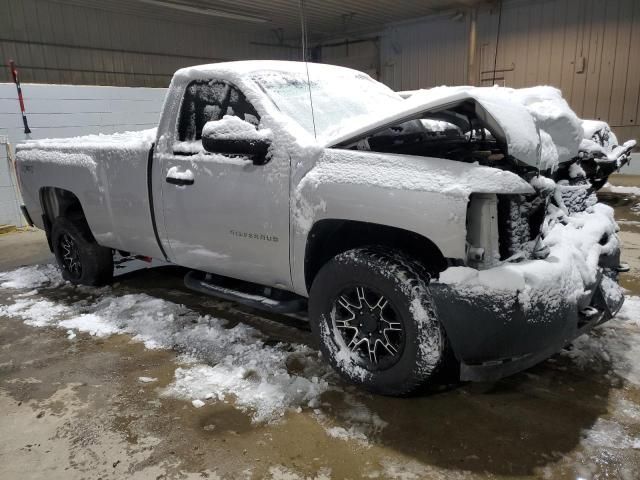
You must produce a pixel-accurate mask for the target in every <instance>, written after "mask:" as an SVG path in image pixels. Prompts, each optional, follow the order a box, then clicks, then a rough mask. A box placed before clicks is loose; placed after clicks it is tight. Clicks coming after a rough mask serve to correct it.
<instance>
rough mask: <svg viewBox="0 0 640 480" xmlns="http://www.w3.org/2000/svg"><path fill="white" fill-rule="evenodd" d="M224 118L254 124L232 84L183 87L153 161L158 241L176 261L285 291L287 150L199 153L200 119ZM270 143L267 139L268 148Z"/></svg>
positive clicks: (248, 107)
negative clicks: (157, 179) (168, 139)
mask: <svg viewBox="0 0 640 480" xmlns="http://www.w3.org/2000/svg"><path fill="white" fill-rule="evenodd" d="M224 115H234V116H237V117H239V118H241V119H242V120H245V121H248V122H250V123H252V124H254V125H256V126H258V125H259V123H260V116H259V115H258V113H257V112H256V110H255V109H254V107H253V106H252V105H251V104H250V103H249V102H248V101H247V99H246V97H245V96H244V94H243V93H242V92H241V91H240V90H239V89H238V88H236V87H235V86H234V85H231V84H229V83H227V82H222V81H215V80H214V81H200V80H198V81H194V82H191V83H190V84H189V85H188V86H187V88H186V90H185V95H184V98H183V101H182V105H181V107H180V110H179V115H178V119H177V132H176V136H175V139H174V140H173V145H172V146H165V150H164V151H162V150H160V151H159V152H158V154H157V158H156V159H154V161H155V162H158V163H159V164H160V166H161V169H162V172H161V175H162V177H161V184H162V187H161V188H162V207H163V213H164V219H163V220H164V227H165V228H164V229H165V231H166V233H165V234H166V238H165V242H163V243H165V245H166V244H168V247H169V248H168V250H169V251H168V252H167V254H168V256H169V257H170V259H171V260H172V261H173V262H174V263H177V264H179V265H182V266H186V267H190V268H194V269H197V270H203V271H206V272H211V273H216V274H220V275H225V276H229V277H234V278H239V279H241V280H247V281H252V282H255V283H261V284H264V285H271V286H276V287H281V288H286V287H288V286H290V285H291V274H290V270H289V174H290V164H289V155H288V154H287V155H274V156H273V158H272V159H271V160H270V161H269V162H267V163H266V164H264V165H254V164H253V163H252V162H251V160H250V159H248V158H245V157H238V156H233V155H223V154H217V153H209V152H205V151H204V150H203V149H202V141H201V137H202V128H203V126H204V124H205V123H206V122H208V121H213V120H220V119H222V117H223V116H224ZM277 147H278V145H277V139H274V140H273V143H272V149H273V148H277ZM158 163H156V165H157V164H158ZM161 234H162V232H161Z"/></svg>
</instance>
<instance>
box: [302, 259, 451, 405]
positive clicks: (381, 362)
mask: <svg viewBox="0 0 640 480" xmlns="http://www.w3.org/2000/svg"><path fill="white" fill-rule="evenodd" d="M427 284H428V275H427V274H426V273H425V272H423V271H422V268H421V267H419V266H418V265H417V264H416V263H414V262H412V261H411V260H409V259H408V258H406V257H405V256H403V255H400V254H397V253H393V252H389V251H386V250H382V249H377V248H375V247H366V248H357V249H354V250H349V251H347V252H344V253H341V254H339V255H337V256H336V257H334V258H333V259H331V260H330V261H329V262H327V263H326V264H325V265H324V266H323V267H322V268H321V269H320V271H319V272H318V274H317V276H316V278H315V279H314V282H313V285H312V287H311V292H310V296H309V316H310V322H311V329H312V331H313V334H314V336H315V338H316V339H317V340H318V342H319V344H320V350H321V351H322V353H323V355H324V356H325V357H326V358H327V359H328V360H329V362H330V363H331V365H332V366H333V368H334V369H335V370H337V371H338V373H340V375H341V376H342V377H343V378H345V379H346V380H347V381H349V382H352V383H355V384H358V385H360V386H362V387H364V388H365V389H367V390H369V391H371V392H374V393H378V394H382V395H393V396H402V395H408V394H410V393H412V392H414V391H416V390H417V389H419V388H420V387H421V386H423V385H424V384H425V383H427V381H428V380H429V379H431V378H433V377H434V375H435V374H436V372H437V371H438V370H439V367H440V366H441V364H442V363H443V362H444V359H445V351H446V343H447V342H446V338H445V334H444V330H443V328H442V326H441V324H440V322H439V321H438V319H437V317H436V313H435V309H434V308H433V304H432V300H431V295H430V293H429V288H428V285H427ZM359 289H360V290H359ZM363 300H364V301H363ZM385 301H386V302H385ZM371 305H373V307H371ZM380 306H382V308H380ZM345 319H348V320H345ZM399 329H400V330H399ZM372 343H373V345H374V348H373V354H372V352H371V350H372V348H371V344H372ZM394 350H395V353H394Z"/></svg>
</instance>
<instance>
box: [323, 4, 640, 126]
mask: <svg viewBox="0 0 640 480" xmlns="http://www.w3.org/2000/svg"><path fill="white" fill-rule="evenodd" d="M469 26H470V16H469V15H468V14H467V15H465V16H464V17H463V18H460V16H459V15H458V16H457V17H456V16H455V15H454V14H450V15H442V16H439V17H433V18H431V19H427V20H423V21H420V22H417V23H409V24H401V25H396V26H392V27H389V28H387V29H385V30H384V31H383V32H382V33H381V50H380V51H381V75H380V78H381V79H382V81H383V82H385V83H386V84H387V85H389V86H390V87H392V88H393V89H395V90H413V89H417V88H429V87H434V86H437V85H462V84H468V83H469V73H471V76H472V78H475V83H476V84H481V85H489V84H491V83H492V79H493V73H492V71H493V66H494V54H495V45H496V34H497V26H498V9H497V7H494V8H493V9H489V8H484V9H480V10H479V12H478V22H477V32H478V34H477V35H478V37H477V38H478V40H477V45H476V62H475V64H476V66H477V69H476V71H473V72H468V64H469ZM639 49H640V0H607V1H604V0H539V1H532V0H513V1H505V2H504V5H503V11H502V19H501V28H500V41H499V48H498V54H497V61H496V69H497V72H496V75H495V83H498V84H502V85H506V86H511V87H526V86H533V85H540V84H547V85H553V86H556V87H558V88H560V89H561V90H562V91H563V94H564V96H565V98H566V99H567V100H568V102H569V103H570V105H571V107H572V108H573V109H574V110H575V111H576V112H577V114H578V115H580V116H581V117H584V118H597V119H602V120H605V121H607V122H609V123H610V124H611V125H612V126H613V127H614V129H615V131H616V133H617V134H618V136H619V137H620V139H628V138H640V101H639V98H640V50H639ZM324 58H325V57H324V56H323V59H324ZM341 60H342V63H341V64H343V65H347V66H349V65H353V66H355V67H356V68H358V62H354V63H352V64H349V62H348V59H345V58H342V59H341Z"/></svg>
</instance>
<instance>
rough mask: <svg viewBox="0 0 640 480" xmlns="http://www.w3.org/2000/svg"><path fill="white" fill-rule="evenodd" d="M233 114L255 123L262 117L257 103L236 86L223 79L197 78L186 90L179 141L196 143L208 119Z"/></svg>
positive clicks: (179, 125) (181, 109)
mask: <svg viewBox="0 0 640 480" xmlns="http://www.w3.org/2000/svg"><path fill="white" fill-rule="evenodd" d="M225 115H233V116H236V117H239V118H240V119H241V120H244V121H246V122H249V123H251V124H253V125H254V126H255V127H257V126H258V124H259V123H260V117H259V116H258V113H257V112H256V110H255V108H253V105H251V104H250V103H249V102H248V101H247V98H246V97H245V96H244V94H243V93H242V92H241V91H240V90H238V89H237V88H236V87H235V86H233V85H231V84H229V83H227V82H222V81H219V80H210V81H205V80H195V81H193V82H191V83H190V84H189V85H188V86H187V89H186V90H185V94H184V99H183V100H182V106H181V108H180V116H179V120H178V141H179V142H193V141H198V140H201V139H202V128H203V127H204V124H205V123H207V122H211V121H214V120H220V119H222V117H224V116H225Z"/></svg>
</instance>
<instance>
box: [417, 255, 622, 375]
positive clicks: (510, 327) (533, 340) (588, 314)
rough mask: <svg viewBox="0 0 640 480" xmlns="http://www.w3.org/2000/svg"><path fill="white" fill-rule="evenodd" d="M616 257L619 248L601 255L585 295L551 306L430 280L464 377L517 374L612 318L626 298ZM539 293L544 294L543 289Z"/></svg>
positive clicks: (497, 291) (516, 295)
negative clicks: (618, 280)
mask: <svg viewBox="0 0 640 480" xmlns="http://www.w3.org/2000/svg"><path fill="white" fill-rule="evenodd" d="M617 260H619V252H616V254H615V255H612V256H608V257H603V258H601V261H600V265H601V267H600V268H599V271H598V275H597V279H596V281H595V282H594V284H593V285H589V286H588V288H587V289H586V294H585V295H584V296H583V297H582V298H580V299H579V300H578V301H574V302H569V301H565V302H561V303H560V304H559V305H556V306H555V307H554V308H553V309H550V308H549V306H548V304H547V303H545V302H543V301H538V302H534V303H530V304H528V305H526V306H525V305H523V304H522V301H521V298H520V297H519V295H518V293H517V292H505V291H500V290H495V291H491V290H487V289H473V288H471V289H468V288H465V287H463V286H457V285H448V284H444V283H438V282H432V283H431V285H430V290H431V292H432V295H433V299H434V302H435V306H436V310H437V312H438V317H439V319H440V321H441V322H442V324H443V326H444V329H445V331H446V333H447V336H448V339H449V341H450V344H451V347H452V349H453V352H454V354H455V356H456V358H457V359H458V360H459V361H460V365H461V367H460V379H461V380H472V381H492V380H497V379H499V378H502V377H505V376H508V375H511V374H514V373H516V372H519V371H521V370H524V369H526V368H529V367H531V366H533V365H535V364H537V363H539V362H541V361H543V360H545V359H546V358H548V357H550V356H551V355H553V354H554V353H556V352H558V351H559V350H561V349H562V348H563V347H565V346H566V345H567V344H569V343H570V342H571V341H573V340H574V339H575V338H577V337H578V336H580V335H582V334H583V333H586V332H588V331H589V330H590V329H592V328H593V327H594V326H596V325H599V324H601V323H603V322H606V321H607V320H609V319H611V318H612V317H613V316H614V315H615V314H616V313H617V312H618V311H619V310H620V308H621V307H622V304H623V302H624V296H623V294H622V289H621V288H620V286H619V285H618V283H617V281H616V280H615V278H616V277H617V272H615V269H613V268H610V267H611V266H613V264H615V266H617V265H618V264H619V261H617ZM539 293H540V295H541V297H540V298H542V296H543V295H544V294H545V292H539Z"/></svg>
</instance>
